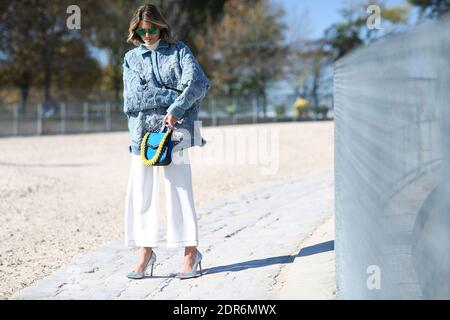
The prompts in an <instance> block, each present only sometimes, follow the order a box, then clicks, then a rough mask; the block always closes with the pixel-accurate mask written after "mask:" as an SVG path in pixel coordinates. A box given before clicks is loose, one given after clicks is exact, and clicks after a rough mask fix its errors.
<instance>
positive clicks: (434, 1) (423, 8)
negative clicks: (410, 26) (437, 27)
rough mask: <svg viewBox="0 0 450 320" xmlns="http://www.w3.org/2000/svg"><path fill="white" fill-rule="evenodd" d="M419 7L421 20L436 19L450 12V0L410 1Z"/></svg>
mask: <svg viewBox="0 0 450 320" xmlns="http://www.w3.org/2000/svg"><path fill="white" fill-rule="evenodd" d="M408 2H409V3H411V4H412V5H415V6H417V7H419V9H420V12H419V20H421V19H423V18H424V17H427V18H431V19H435V18H438V17H440V16H442V15H444V14H446V13H447V12H450V0H408Z"/></svg>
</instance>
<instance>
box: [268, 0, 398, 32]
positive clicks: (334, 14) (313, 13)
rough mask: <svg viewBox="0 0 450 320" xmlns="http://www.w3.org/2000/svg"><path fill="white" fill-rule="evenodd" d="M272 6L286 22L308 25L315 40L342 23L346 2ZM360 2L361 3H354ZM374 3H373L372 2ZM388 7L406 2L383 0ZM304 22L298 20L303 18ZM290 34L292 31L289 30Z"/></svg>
mask: <svg viewBox="0 0 450 320" xmlns="http://www.w3.org/2000/svg"><path fill="white" fill-rule="evenodd" d="M270 1H271V2H272V3H273V4H275V5H277V6H280V7H282V8H283V9H284V10H285V12H286V17H285V19H286V21H285V22H292V23H293V24H294V25H300V26H304V24H307V25H308V28H307V31H308V34H309V38H311V39H317V38H320V37H321V36H323V33H324V31H325V29H327V28H328V27H329V26H330V25H332V24H333V23H336V22H340V21H342V18H341V15H340V9H342V8H343V7H344V6H345V5H346V3H348V2H349V1H348V0H270ZM356 2H361V1H356ZM374 2H375V1H374ZM385 3H386V5H387V6H388V7H392V6H404V5H405V3H406V0H385ZM305 12H306V18H305V20H306V21H300V19H299V18H303V17H305V16H304V15H305ZM294 28H295V26H294ZM291 32H292V30H291Z"/></svg>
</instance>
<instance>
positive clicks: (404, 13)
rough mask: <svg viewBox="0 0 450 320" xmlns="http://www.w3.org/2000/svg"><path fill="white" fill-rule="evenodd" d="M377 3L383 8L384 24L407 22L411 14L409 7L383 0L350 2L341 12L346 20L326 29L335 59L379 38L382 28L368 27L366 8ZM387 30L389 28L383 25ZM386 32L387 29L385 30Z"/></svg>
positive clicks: (326, 35)
mask: <svg viewBox="0 0 450 320" xmlns="http://www.w3.org/2000/svg"><path fill="white" fill-rule="evenodd" d="M373 4H376V5H378V6H379V7H380V9H381V18H382V21H383V24H385V23H386V22H389V23H391V24H393V25H396V24H402V23H405V22H406V21H407V19H408V16H409V9H408V7H391V8H388V7H386V5H385V4H384V2H383V1H375V3H374V1H367V2H359V3H356V4H355V3H354V4H350V5H349V6H347V7H345V8H344V9H343V10H342V11H341V13H342V16H343V18H344V22H341V23H337V24H333V25H332V26H330V27H329V28H328V29H327V30H326V31H325V39H326V40H327V42H328V44H329V45H330V46H331V47H332V48H333V49H334V55H335V59H338V58H340V57H342V56H343V55H345V54H346V53H348V52H349V51H351V50H352V49H354V48H356V47H358V46H360V45H363V44H366V43H369V42H373V41H375V40H377V39H378V38H379V35H380V34H381V32H380V30H377V29H369V28H367V25H366V24H367V18H368V16H369V14H367V12H366V9H367V8H368V7H369V5H373ZM383 28H384V29H385V30H386V29H388V28H386V27H383ZM384 32H385V33H386V31H384Z"/></svg>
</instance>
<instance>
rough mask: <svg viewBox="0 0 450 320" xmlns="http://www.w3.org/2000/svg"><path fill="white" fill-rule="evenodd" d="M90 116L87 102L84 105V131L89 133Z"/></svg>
mask: <svg viewBox="0 0 450 320" xmlns="http://www.w3.org/2000/svg"><path fill="white" fill-rule="evenodd" d="M88 116H89V105H88V103H87V102H85V103H83V129H84V132H87V131H88V130H89V122H88Z"/></svg>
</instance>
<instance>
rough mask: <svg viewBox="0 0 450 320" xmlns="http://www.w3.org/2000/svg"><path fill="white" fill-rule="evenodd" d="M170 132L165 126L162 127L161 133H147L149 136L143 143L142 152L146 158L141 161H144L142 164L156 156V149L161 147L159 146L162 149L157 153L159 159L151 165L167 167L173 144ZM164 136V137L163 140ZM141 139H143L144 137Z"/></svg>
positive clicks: (170, 159) (170, 158)
mask: <svg viewBox="0 0 450 320" xmlns="http://www.w3.org/2000/svg"><path fill="white" fill-rule="evenodd" d="M172 132H173V131H172V130H171V129H167V126H164V130H163V131H149V132H148V133H149V135H148V136H147V139H146V140H147V141H146V142H145V150H143V154H144V155H145V158H146V159H142V160H143V161H144V164H145V162H146V161H145V160H149V159H153V158H154V157H155V156H156V154H157V152H158V148H159V147H160V146H161V144H162V147H161V151H160V153H159V157H158V159H157V160H156V162H155V163H153V164H151V165H153V166H167V165H169V164H170V163H171V162H172V149H173V146H174V142H173V141H172ZM166 135H167V136H166ZM164 136H166V139H165V140H164ZM143 139H145V136H144V138H143ZM163 140H164V141H163ZM141 152H142V151H141Z"/></svg>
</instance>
